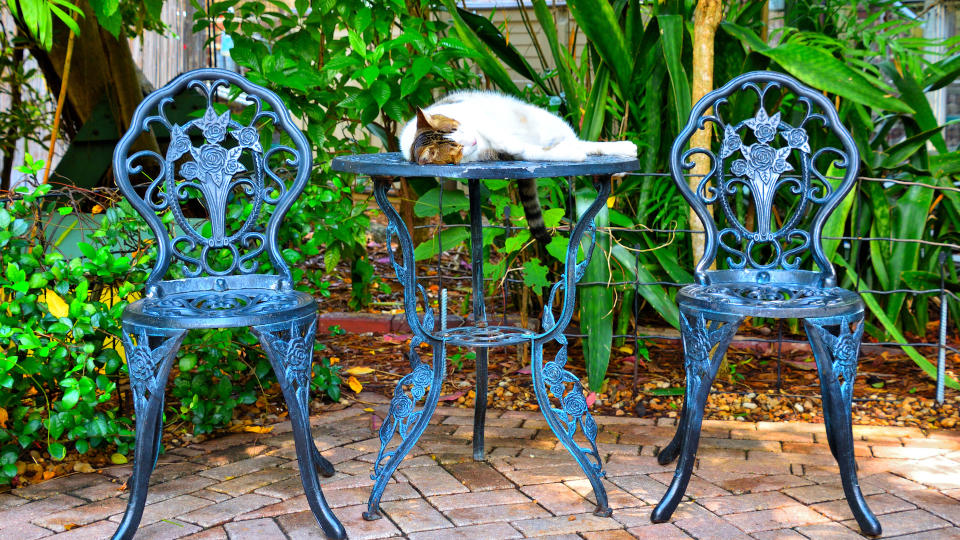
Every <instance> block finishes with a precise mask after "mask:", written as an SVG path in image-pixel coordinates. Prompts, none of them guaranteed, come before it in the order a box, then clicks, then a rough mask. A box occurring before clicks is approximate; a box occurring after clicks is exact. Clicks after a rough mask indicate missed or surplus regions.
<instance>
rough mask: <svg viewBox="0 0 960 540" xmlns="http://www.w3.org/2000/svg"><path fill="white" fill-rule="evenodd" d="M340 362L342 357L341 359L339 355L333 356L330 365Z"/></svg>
mask: <svg viewBox="0 0 960 540" xmlns="http://www.w3.org/2000/svg"><path fill="white" fill-rule="evenodd" d="M339 362H340V359H339V358H338V357H336V356H333V357H331V358H330V365H331V366H332V365H334V364H336V363H339Z"/></svg>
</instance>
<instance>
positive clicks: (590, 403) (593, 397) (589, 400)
mask: <svg viewBox="0 0 960 540" xmlns="http://www.w3.org/2000/svg"><path fill="white" fill-rule="evenodd" d="M596 401H597V394H596V393H594V392H590V393H589V394H587V408H588V409H589V408H590V407H593V404H594V402H596Z"/></svg>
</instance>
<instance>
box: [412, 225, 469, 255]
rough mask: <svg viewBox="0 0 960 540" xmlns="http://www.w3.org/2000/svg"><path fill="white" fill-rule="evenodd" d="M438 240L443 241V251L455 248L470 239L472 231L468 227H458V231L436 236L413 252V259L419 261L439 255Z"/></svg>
mask: <svg viewBox="0 0 960 540" xmlns="http://www.w3.org/2000/svg"><path fill="white" fill-rule="evenodd" d="M437 238H440V239H441V240H442V241H443V249H442V251H446V250H448V249H451V248H453V247H454V246H456V245H457V244H459V243H460V242H463V241H464V240H466V239H467V238H470V229H468V228H466V227H457V228H456V229H447V230H445V231H443V233H442V234H439V235H438V234H434V235H433V236H431V237H430V239H429V240H427V241H426V242H424V243H422V244H420V245H419V246H417V247H416V249H414V250H413V258H414V260H417V261H422V260H424V259H429V258H430V257H433V256H435V255H436V254H437V252H438V251H439V250H438V246H437Z"/></svg>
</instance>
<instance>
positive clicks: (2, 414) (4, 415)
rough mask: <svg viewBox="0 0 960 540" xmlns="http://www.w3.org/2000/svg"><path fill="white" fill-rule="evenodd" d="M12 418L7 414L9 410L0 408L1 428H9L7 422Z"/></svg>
mask: <svg viewBox="0 0 960 540" xmlns="http://www.w3.org/2000/svg"><path fill="white" fill-rule="evenodd" d="M9 418H10V415H9V414H7V410H6V409H4V408H3V407H0V428H5V427H7V420H8V419H9Z"/></svg>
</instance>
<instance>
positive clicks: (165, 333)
mask: <svg viewBox="0 0 960 540" xmlns="http://www.w3.org/2000/svg"><path fill="white" fill-rule="evenodd" d="M186 333H187V332H186V330H171V329H163V328H150V327H144V326H139V325H133V324H129V323H126V322H125V323H123V335H122V338H123V348H124V350H125V351H126V356H127V369H128V371H129V374H130V391H131V393H132V394H133V407H134V409H135V410H136V412H137V419H136V448H135V449H134V461H133V475H132V476H131V477H130V480H129V483H130V499H129V500H128V501H127V509H126V511H125V512H124V513H123V520H122V521H121V522H120V526H119V527H118V528H117V531H116V532H115V533H114V535H113V539H114V540H128V539H130V538H133V535H134V534H136V532H137V526H138V525H140V519H141V518H142V517H143V507H144V505H145V504H146V502H147V489H148V487H149V484H150V473H152V472H153V468H154V467H155V466H156V463H157V458H158V456H159V454H160V435H161V433H162V431H163V420H162V418H163V392H164V386H165V383H166V381H167V377H168V376H169V375H170V366H171V365H173V358H174V357H175V356H176V355H177V349H179V348H180V343H181V342H182V341H183V336H185V335H186ZM133 338H135V339H136V344H134V341H133ZM151 342H152V343H151Z"/></svg>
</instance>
